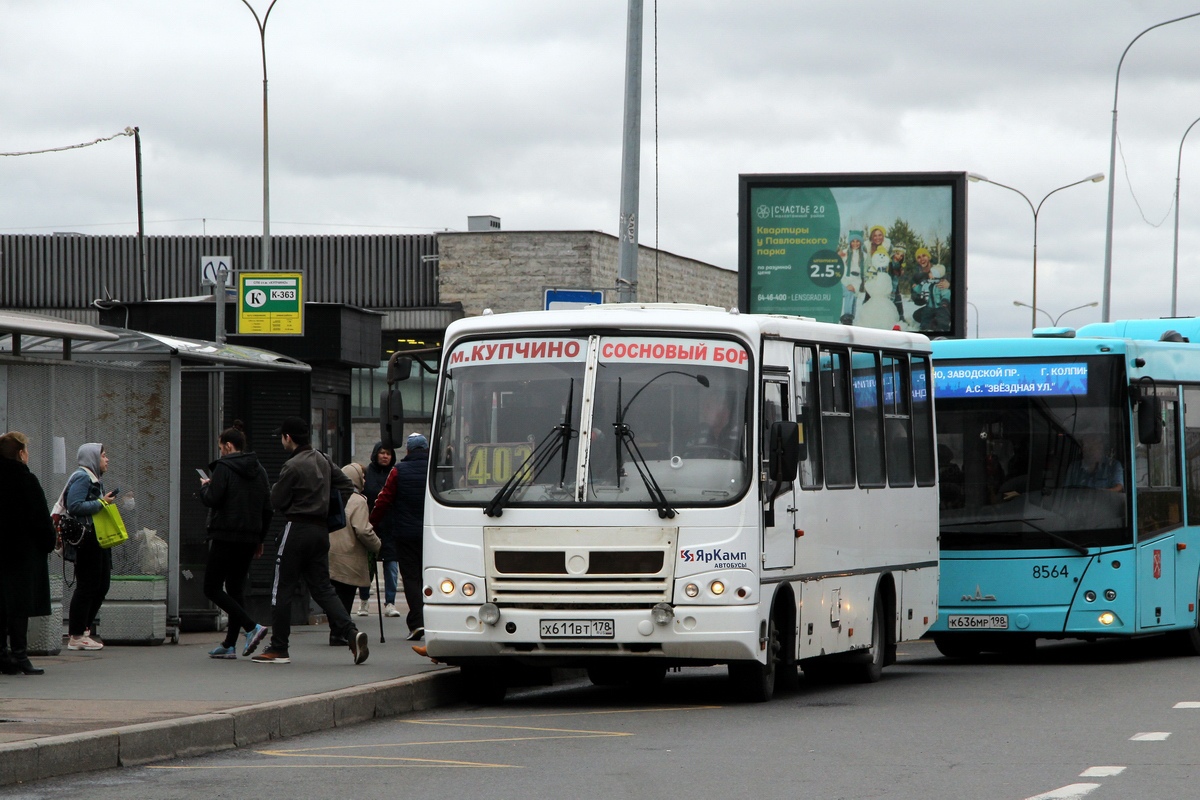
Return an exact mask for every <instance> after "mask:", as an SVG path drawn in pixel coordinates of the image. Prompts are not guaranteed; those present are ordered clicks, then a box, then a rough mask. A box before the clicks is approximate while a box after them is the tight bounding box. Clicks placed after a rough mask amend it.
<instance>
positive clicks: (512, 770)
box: [0, 640, 1200, 800]
mask: <svg viewBox="0 0 1200 800" xmlns="http://www.w3.org/2000/svg"><path fill="white" fill-rule="evenodd" d="M1198 668H1200V659H1197V658H1186V657H1177V656H1174V655H1171V654H1170V653H1169V652H1167V651H1166V650H1165V649H1164V648H1163V647H1162V646H1161V645H1160V644H1159V643H1157V642H1155V641H1153V640H1144V641H1140V642H1103V643H1098V644H1085V643H1053V644H1051V643H1042V646H1041V647H1039V648H1038V649H1037V651H1035V653H1034V654H1033V655H1032V656H1026V657H1023V658H1016V657H1014V658H1003V657H999V656H997V657H990V658H989V657H986V656H985V657H984V658H983V659H981V660H980V661H978V662H974V663H964V662H955V661H950V660H948V659H944V658H942V657H941V656H940V655H939V654H938V653H937V651H936V650H935V649H934V648H933V646H932V644H929V643H927V642H918V643H911V644H907V645H903V646H902V647H901V654H900V660H899V663H897V664H895V665H893V666H891V667H888V668H887V669H886V670H884V677H883V680H882V681H880V682H879V683H876V684H867V685H859V684H836V683H834V684H815V683H812V682H809V681H807V680H802V681H801V682H800V687H799V689H797V690H795V691H790V692H784V693H782V694H781V695H778V696H777V697H776V699H775V700H774V701H772V702H771V703H767V704H761V705H745V704H738V703H736V702H734V701H733V699H732V696H731V695H730V693H729V691H728V687H727V684H726V682H725V679H724V671H723V670H718V669H711V670H685V671H683V672H680V673H671V674H669V675H668V676H667V679H666V681H665V682H664V683H663V684H662V686H661V687H659V688H658V689H656V690H654V691H653V692H652V693H649V694H645V695H643V696H637V695H636V694H635V693H631V692H630V691H628V690H618V689H611V688H597V687H593V686H591V684H590V683H588V682H587V681H585V680H578V681H573V682H570V683H567V684H562V685H558V686H554V687H548V688H534V689H521V690H515V691H513V692H511V693H510V696H509V699H508V700H507V701H506V702H505V703H504V704H503V705H501V706H497V707H492V708H480V707H474V706H465V705H460V706H455V707H449V708H442V709H438V710H435V711H431V712H428V713H422V714H416V715H412V716H408V717H403V718H398V719H391V720H381V721H377V722H372V723H367V724H363V725H359V726H355V727H351V728H344V729H338V730H336V731H331V732H328V733H321V734H314V735H310V736H303V737H297V738H293V739H287V740H283V741H280V742H277V743H273V744H271V745H265V746H257V747H255V748H253V749H246V750H241V751H231V752H228V753H221V754H216V755H212V756H206V757H203V758H196V759H186V760H180V761H174V762H166V763H160V764H155V765H152V766H148V767H142V768H134V769H124V770H114V771H109V772H104V773H95V774H93V775H88V776H79V777H75V778H68V779H59V780H52V781H46V782H43V783H38V784H34V785H32V786H27V787H12V788H10V789H8V790H6V791H0V797H12V798H31V799H32V798H39V799H40V798H61V797H87V798H89V799H91V798H95V799H96V800H105V799H107V798H113V799H114V800H115V799H116V798H121V799H122V800H125V799H126V798H130V797H135V798H138V799H139V800H155V799H157V798H203V797H230V798H234V797H238V798H241V797H278V798H308V797H314V798H316V797H321V798H329V797H332V798H351V797H353V798H375V797H393V796H395V797H401V796H402V797H473V798H542V797H572V798H591V797H604V798H651V797H653V798H661V797H695V798H709V797H735V798H736V797H746V796H754V797H756V798H799V797H804V798H894V799H896V800H903V799H904V798H913V799H914V800H915V799H916V798H920V800H931V799H934V798H947V799H948V800H949V799H950V798H953V800H962V798H989V800H991V799H994V798H1015V800H1024V799H1025V798H1047V800H1049V798H1059V799H1061V798H1078V797H1087V798H1089V800H1107V799H1109V798H1111V799H1113V800H1116V798H1122V799H1127V798H1195V797H1200V786H1198V785H1197V781H1200V777H1197V776H1198V775H1200V771H1198V770H1197V769H1196V767H1197V764H1198V762H1200V680H1198V679H1197V678H1198V676H1197V670H1198ZM1180 704H1183V705H1182V706H1181V705H1180ZM1188 704H1193V706H1194V707H1189V706H1188Z"/></svg>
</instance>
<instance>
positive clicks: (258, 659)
mask: <svg viewBox="0 0 1200 800" xmlns="http://www.w3.org/2000/svg"><path fill="white" fill-rule="evenodd" d="M250 660H251V661H253V662H255V663H256V664H290V663H292V660H291V659H290V658H288V651H287V650H276V649H275V648H274V647H270V646H268V647H267V649H266V650H263V651H262V652H261V653H259V654H258V655H256V656H255V657H254V658H252V659H250Z"/></svg>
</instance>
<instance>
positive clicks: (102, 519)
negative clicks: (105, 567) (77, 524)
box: [92, 503, 129, 550]
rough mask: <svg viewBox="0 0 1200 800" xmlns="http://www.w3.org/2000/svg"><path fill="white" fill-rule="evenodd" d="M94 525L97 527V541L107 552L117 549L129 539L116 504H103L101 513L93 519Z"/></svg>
mask: <svg viewBox="0 0 1200 800" xmlns="http://www.w3.org/2000/svg"><path fill="white" fill-rule="evenodd" d="M92 524H93V525H94V526H95V527H96V541H97V542H99V543H100V546H101V547H102V548H104V549H105V550H108V549H109V548H110V547H116V546H117V545H119V544H120V543H121V542H123V541H125V540H126V539H128V538H129V533H128V532H126V530H125V522H124V521H123V520H122V519H121V512H120V511H118V510H117V504H116V503H104V504H102V505H101V506H100V511H99V512H98V513H97V514H96V515H95V516H93V517H92Z"/></svg>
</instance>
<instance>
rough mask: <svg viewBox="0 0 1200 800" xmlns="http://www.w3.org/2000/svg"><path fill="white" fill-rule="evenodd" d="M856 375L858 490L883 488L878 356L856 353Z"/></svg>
mask: <svg viewBox="0 0 1200 800" xmlns="http://www.w3.org/2000/svg"><path fill="white" fill-rule="evenodd" d="M850 359H851V364H852V365H853V373H854V453H855V456H856V459H857V461H858V485H859V486H867V487H873V486H884V485H885V484H886V483H887V479H886V476H885V475H884V460H883V408H882V405H883V403H882V401H881V397H882V392H881V388H882V387H881V384H882V383H883V381H882V380H881V377H882V376H881V375H880V373H879V354H878V353H873V352H864V351H862V350H855V351H853V352H852V353H851V356H850Z"/></svg>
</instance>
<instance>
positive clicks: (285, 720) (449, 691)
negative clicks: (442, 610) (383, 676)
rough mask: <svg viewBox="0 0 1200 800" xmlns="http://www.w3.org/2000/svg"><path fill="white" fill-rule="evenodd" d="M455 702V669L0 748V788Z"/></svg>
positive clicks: (228, 747) (201, 752)
mask: <svg viewBox="0 0 1200 800" xmlns="http://www.w3.org/2000/svg"><path fill="white" fill-rule="evenodd" d="M460 695H461V692H460V689H459V679H458V670H456V669H450V670H438V671H436V672H426V673H423V674H421V675H412V676H407V677H404V678H396V679H395V680H390V681H383V682H380V683H368V684H363V685H361V686H352V687H350V688H348V689H338V690H336V691H332V692H324V693H322V694H314V695H307V696H305V697H296V698H290V699H287V700H273V701H271V702H268V703H259V704H257V705H252V706H241V707H238V708H230V709H226V710H224V711H215V712H212V713H210V714H199V715H196V716H191V717H182V718H180V719H173V720H163V721H161V722H146V723H140V724H137V725H123V726H121V727H118V728H105V729H102V730H96V731H87V732H84V733H73V734H67V735H65V736H46V737H43V738H41V739H30V740H27V741H22V742H12V743H8V744H0V786H9V785H12V784H17V783H26V782H29V781H38V780H44V779H46V778H54V777H60V776H63V775H73V774H77V773H81V772H92V771H94V770H101V769H113V768H116V767H133V766H138V765H141V764H149V763H151V762H154V761H165V760H167V759H172V758H189V757H193V756H199V755H204V754H206V753H217V752H220V751H222V750H232V749H234V748H238V747H246V746H249V745H253V744H257V743H259V742H266V741H272V740H275V739H284V738H287V737H289V736H297V735H299V734H302V733H314V732H316V731H323V730H329V729H331V728H340V727H343V726H346V725H354V724H357V723H360V722H366V721H368V720H372V719H383V718H386V717H394V716H399V715H401V714H406V713H409V712H411V711H425V710H427V709H430V708H437V707H438V706H442V705H448V704H450V703H453V702H456V701H457V700H459V698H460Z"/></svg>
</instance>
